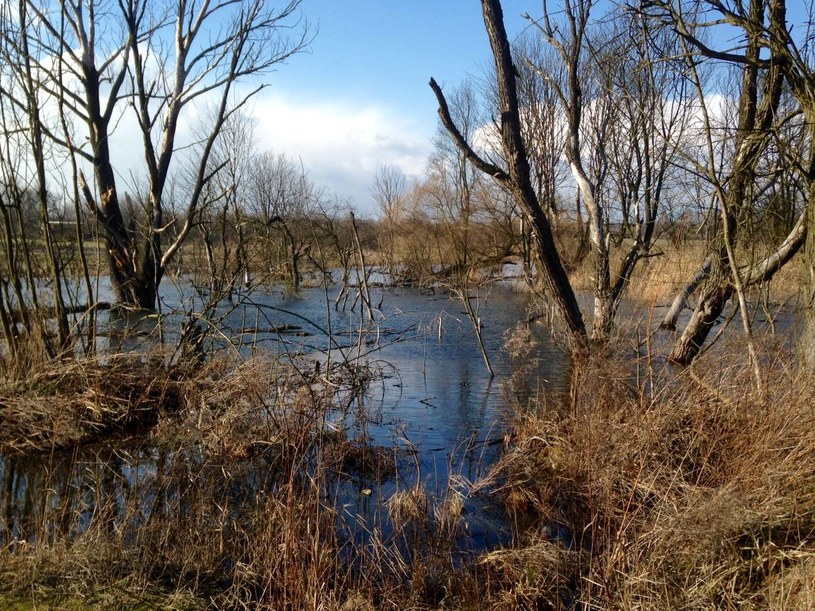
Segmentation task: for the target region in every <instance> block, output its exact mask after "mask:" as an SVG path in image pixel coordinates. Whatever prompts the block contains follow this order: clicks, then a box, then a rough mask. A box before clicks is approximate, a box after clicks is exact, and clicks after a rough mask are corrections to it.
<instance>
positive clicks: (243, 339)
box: [0, 284, 568, 548]
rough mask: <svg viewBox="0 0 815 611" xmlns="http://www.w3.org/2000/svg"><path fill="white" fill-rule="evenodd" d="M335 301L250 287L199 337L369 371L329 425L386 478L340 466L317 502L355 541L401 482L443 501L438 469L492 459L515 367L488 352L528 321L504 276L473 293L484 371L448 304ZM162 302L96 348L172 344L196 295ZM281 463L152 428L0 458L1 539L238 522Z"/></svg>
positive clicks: (544, 339) (551, 362) (552, 371)
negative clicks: (358, 443)
mask: <svg viewBox="0 0 815 611" xmlns="http://www.w3.org/2000/svg"><path fill="white" fill-rule="evenodd" d="M335 298H336V291H335V290H330V291H323V290H319V289H314V290H306V291H303V293H302V294H301V295H300V296H298V297H288V296H284V295H283V294H281V293H280V292H277V291H271V292H255V293H253V294H252V295H251V296H250V297H249V298H247V299H245V300H243V301H242V302H240V303H238V304H237V305H236V304H230V303H227V302H224V303H222V304H219V305H218V306H217V307H216V308H214V309H213V310H211V311H210V312H209V313H208V317H209V319H210V320H211V321H212V322H213V326H216V323H217V327H218V328H219V329H222V330H223V332H222V333H218V334H214V335H213V340H212V341H213V342H215V343H216V344H217V345H219V346H221V347H228V349H230V350H234V351H236V352H240V353H241V354H243V355H245V356H249V355H251V354H252V353H255V352H259V351H267V352H270V353H272V354H274V355H276V356H279V357H281V358H282V357H294V356H296V357H297V358H299V359H300V362H301V363H302V362H308V363H313V365H310V366H313V367H314V369H315V374H319V373H320V372H321V371H327V369H328V368H329V367H330V365H331V363H336V362H341V361H349V362H355V363H359V364H360V365H362V364H364V365H365V366H367V367H370V368H371V369H372V370H374V371H376V372H377V373H378V375H376V376H374V378H373V382H372V383H371V384H370V387H369V388H368V390H367V392H366V393H364V394H363V395H361V396H359V397H357V398H356V403H355V404H354V406H353V409H351V410H349V411H348V412H347V413H344V414H342V415H341V419H340V420H338V421H336V422H334V423H333V424H334V426H335V428H338V429H339V430H340V431H344V434H345V436H346V437H347V438H348V439H356V440H362V442H364V444H365V445H366V446H367V447H374V448H379V447H384V448H391V449H392V450H393V452H392V454H389V455H388V456H389V457H391V458H389V460H392V462H393V469H392V471H390V472H388V473H387V477H381V476H379V477H377V476H376V475H375V474H372V473H366V472H365V471H364V470H360V469H356V470H352V472H350V473H338V474H337V476H336V477H334V478H333V479H332V480H331V482H330V484H329V485H327V486H326V488H325V490H324V494H325V502H326V503H327V504H329V505H330V506H334V507H339V508H341V511H339V512H338V514H337V519H338V522H339V523H340V524H341V526H342V529H343V531H344V532H345V533H346V534H347V536H348V537H349V538H350V539H352V540H358V539H360V538H364V537H365V536H368V535H370V533H371V532H373V531H374V530H379V531H380V532H387V531H388V528H389V526H388V519H387V511H385V510H384V509H383V507H384V503H385V502H386V501H387V500H388V499H390V498H392V497H393V495H394V494H396V493H397V492H398V491H400V490H405V489H408V488H411V487H412V486H415V485H416V484H417V482H419V483H421V484H422V485H423V487H424V489H425V490H426V491H427V492H428V494H430V495H431V497H437V498H439V499H440V498H442V497H444V496H445V495H447V494H448V490H449V486H450V482H451V477H454V478H458V479H460V480H462V479H463V480H469V481H475V480H476V479H477V478H479V477H480V476H481V475H482V474H483V473H484V471H485V470H486V469H488V468H489V466H490V465H491V464H493V462H494V460H495V459H496V458H497V456H498V454H499V453H500V451H501V449H502V444H501V441H502V438H503V434H504V421H505V420H504V413H503V410H504V409H505V408H506V396H505V394H504V392H503V391H502V388H503V384H504V382H505V381H506V380H507V379H508V378H509V376H510V375H511V373H512V372H511V369H510V362H509V359H508V358H507V356H506V355H505V354H504V353H503V351H502V348H501V346H502V344H503V340H504V334H505V332H506V330H507V329H509V328H511V327H513V326H514V325H515V324H516V323H517V322H518V321H520V320H523V319H524V318H525V310H526V307H527V298H526V297H525V296H524V295H521V294H518V293H515V292H513V291H512V290H511V288H510V287H509V286H505V285H497V286H496V287H495V288H494V289H493V290H492V291H491V292H490V293H488V294H486V295H481V303H480V316H481V320H482V324H483V340H484V344H485V346H486V349H487V351H488V352H489V354H490V357H491V360H492V363H493V367H494V368H495V371H496V378H495V379H493V378H491V377H490V376H489V374H488V373H487V371H486V368H485V366H484V364H483V362H482V360H481V355H480V353H479V350H478V346H477V343H476V339H475V335H474V332H473V329H472V327H471V326H470V323H469V321H468V320H467V318H466V315H465V314H464V313H463V308H462V306H461V304H460V303H458V302H456V301H454V300H450V299H447V298H446V297H445V296H443V295H426V294H423V293H421V292H420V291H418V290H414V289H385V288H378V289H374V294H373V295H372V302H373V303H375V304H380V303H381V306H380V307H379V309H378V310H377V312H376V318H375V320H374V321H369V320H367V319H366V318H365V316H364V315H363V313H362V312H361V311H360V307H359V306H357V308H356V309H355V310H354V311H350V310H346V311H336V310H335V309H334V301H335ZM163 302H164V308H163V311H164V312H169V313H165V314H161V315H158V316H144V315H121V314H117V315H112V314H109V313H104V314H103V315H102V316H101V317H100V326H101V329H102V333H101V334H100V339H99V341H100V344H99V346H100V347H103V348H104V349H106V350H124V351H140V350H148V349H149V348H150V347H151V346H154V345H155V344H156V343H157V342H162V341H163V342H166V343H167V345H172V344H173V343H174V342H175V341H176V340H177V337H178V334H179V333H180V329H181V327H182V324H183V323H184V321H185V320H187V319H188V313H189V312H190V311H194V310H195V309H196V308H198V309H199V311H200V308H202V307H203V304H204V303H205V296H202V295H201V294H200V293H199V292H197V291H196V290H195V289H194V288H193V287H191V286H189V285H183V284H182V285H180V286H178V287H176V288H175V289H174V290H173V289H171V290H170V291H168V292H167V293H166V294H165V295H164V297H163ZM533 337H534V339H535V341H536V342H537V343H538V348H537V355H538V357H539V367H538V368H537V369H536V370H535V371H534V375H535V377H540V378H542V379H545V380H547V381H548V384H549V387H550V388H551V389H553V391H554V390H557V389H558V388H565V386H566V379H567V375H568V372H567V366H566V362H565V358H564V356H563V354H562V353H561V352H560V351H559V350H558V349H557V348H556V347H555V346H554V345H553V343H552V342H551V340H550V338H549V336H548V334H547V332H546V330H545V329H543V328H542V327H540V326H535V328H534V329H533ZM278 459H279V457H277V456H275V455H273V454H270V453H263V452H261V453H259V454H258V455H256V456H249V457H245V458H243V459H241V460H240V461H235V460H230V461H227V457H223V459H221V458H219V457H218V456H212V455H211V454H210V453H208V452H207V451H205V450H203V449H201V448H198V447H183V446H176V447H156V446H155V445H152V442H151V440H150V438H149V437H143V438H139V439H131V440H124V441H119V442H116V443H111V444H107V445H104V446H100V447H91V448H82V449H77V450H74V451H73V452H71V453H69V454H62V455H53V456H46V457H21V456H7V457H2V458H0V490H1V492H0V495H2V496H0V506H1V507H2V508H3V515H2V523H0V537H1V538H2V544H4V545H8V544H10V543H12V542H19V541H31V540H32V538H33V537H41V538H45V539H47V540H49V541H56V540H60V539H70V538H72V537H76V536H77V535H79V534H80V533H83V532H85V531H87V530H88V529H109V530H113V531H116V532H117V533H119V534H120V536H121V537H122V540H123V542H124V543H125V544H127V542H129V541H131V542H132V541H133V540H135V539H136V538H137V537H141V536H145V534H144V533H146V532H149V526H150V524H151V523H154V522H155V521H156V520H162V519H168V518H169V517H170V516H172V517H173V519H175V520H179V519H181V518H180V517H179V516H181V517H183V516H190V520H191V522H190V527H193V526H195V527H196V528H199V527H201V524H205V523H206V519H205V516H207V515H210V514H216V513H217V514H218V515H220V516H221V517H220V518H219V520H218V523H224V520H225V518H224V516H225V515H226V516H228V518H229V520H233V521H241V520H247V521H251V519H252V518H251V516H252V513H253V511H255V508H256V505H257V502H258V501H257V500H258V499H259V498H263V497H264V495H273V494H276V493H277V492H278V490H279V487H280V486H281V482H282V481H289V480H285V478H284V479H281V472H280V470H279V461H278ZM307 470H308V468H307V465H304V471H307ZM380 475H381V474H380ZM304 477H306V475H304ZM488 510H489V506H488V504H487V503H485V502H484V501H483V500H481V499H470V500H468V503H467V506H466V508H465V515H466V523H467V528H466V531H467V532H466V536H467V537H468V538H469V539H470V541H471V545H472V546H473V547H475V548H482V547H483V546H487V545H490V544H493V543H495V542H498V541H501V540H505V538H506V536H507V535H508V528H507V525H506V524H505V523H503V522H502V517H501V516H500V515H498V514H494V515H493V514H490V512H489V511H488ZM192 516H197V518H198V521H195V520H193V519H192ZM229 520H227V522H228V521H229ZM219 536H227V534H225V533H223V532H222V533H220V534H219Z"/></svg>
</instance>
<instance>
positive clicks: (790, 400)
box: [483, 353, 815, 609]
mask: <svg viewBox="0 0 815 611" xmlns="http://www.w3.org/2000/svg"><path fill="white" fill-rule="evenodd" d="M616 356H617V357H619V355H616ZM737 361H738V358H737V357H734V356H733V354H732V353H731V354H728V355H727V356H726V360H724V361H720V362H715V363H714V362H710V361H709V362H702V363H699V366H698V369H697V370H695V371H694V372H693V375H689V374H688V373H687V372H685V373H680V374H679V375H678V376H676V377H671V376H669V375H666V376H665V377H664V378H663V379H661V380H659V381H657V382H656V384H655V386H654V387H653V388H654V391H653V392H650V390H649V389H650V388H651V387H650V386H649V384H648V383H647V382H646V381H645V380H644V381H643V382H644V383H643V384H642V385H637V384H636V380H634V379H633V378H632V376H631V375H630V373H629V371H630V361H629V362H628V363H626V362H625V360H624V359H620V358H611V359H609V358H598V359H596V360H594V361H592V362H590V363H587V364H585V365H583V366H581V367H580V368H579V369H578V370H576V372H575V373H574V375H575V379H574V385H573V392H572V397H571V401H570V405H568V407H566V408H565V409H563V410H554V409H551V407H549V408H546V409H543V408H542V409H541V410H540V411H538V412H537V415H535V416H527V417H525V418H524V419H523V420H522V421H521V422H519V427H518V431H517V439H518V441H517V446H516V447H515V448H514V449H513V450H512V451H511V452H509V453H508V454H507V456H506V457H505V458H504V459H503V461H502V463H501V465H500V466H499V468H498V470H497V472H496V475H495V477H496V478H497V481H501V482H502V488H501V489H502V493H503V495H504V498H505V499H506V502H507V504H508V506H510V508H511V509H513V510H515V511H516V512H518V513H519V514H527V515H528V514H531V515H533V516H535V518H534V519H533V521H532V522H533V526H532V527H531V528H529V529H528V530H527V532H526V534H525V535H524V538H523V541H522V542H521V544H520V545H519V546H518V547H517V548H516V549H512V550H505V551H501V552H494V553H493V554H489V555H487V556H486V557H485V558H484V560H483V562H484V563H485V565H487V566H488V567H489V569H490V570H491V571H492V572H493V574H494V576H495V577H494V578H495V580H496V581H497V582H498V583H500V584H502V585H501V586H499V587H498V588H497V590H496V591H495V592H494V593H493V598H492V600H493V602H494V604H495V605H496V606H497V607H505V608H511V607H512V606H513V605H515V606H519V607H528V608H555V609H558V608H564V609H565V608H572V607H573V606H575V605H577V606H585V607H586V608H614V609H634V608H647V609H679V608H683V609H719V608H776V609H788V608H802V609H803V608H810V607H809V606H808V605H809V604H810V603H811V601H812V600H813V596H815V590H813V585H815V572H813V569H814V568H815V544H813V536H814V535H815V400H813V399H815V380H813V378H812V377H811V375H807V374H804V373H801V372H798V371H797V370H796V368H795V367H794V366H792V365H791V364H790V363H785V362H783V361H781V360H778V361H776V362H773V363H770V364H768V365H767V368H766V373H767V376H768V379H769V380H771V381H772V384H771V390H770V392H769V395H768V396H767V397H765V398H762V397H760V396H758V395H755V394H752V393H751V392H749V388H750V387H751V380H750V377H749V371H748V368H747V367H746V366H745V364H739V363H738V362H737ZM621 363H622V365H621ZM648 382H650V381H648ZM527 413H528V412H527Z"/></svg>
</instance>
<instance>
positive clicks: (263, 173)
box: [247, 152, 319, 293]
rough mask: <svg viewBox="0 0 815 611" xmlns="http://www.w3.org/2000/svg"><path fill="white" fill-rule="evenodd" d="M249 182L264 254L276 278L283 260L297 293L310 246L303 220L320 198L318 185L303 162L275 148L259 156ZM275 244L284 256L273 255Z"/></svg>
mask: <svg viewBox="0 0 815 611" xmlns="http://www.w3.org/2000/svg"><path fill="white" fill-rule="evenodd" d="M249 184H250V188H249V194H248V204H247V205H248V210H249V211H250V212H252V213H253V215H254V219H255V221H256V222H257V223H259V227H257V228H256V231H258V232H259V234H260V235H261V236H262V237H263V247H264V250H265V256H263V257H261V258H262V259H264V260H265V263H266V267H267V268H268V270H269V274H270V276H271V277H272V278H273V277H275V276H276V275H277V274H276V271H275V268H276V266H277V265H278V263H279V262H280V261H281V260H282V261H283V263H284V266H285V278H286V282H287V284H288V286H289V288H290V290H291V291H293V292H295V293H296V292H298V291H299V290H300V281H301V272H300V261H301V259H302V258H303V257H304V256H305V255H306V254H308V249H309V235H310V230H309V228H308V227H307V226H306V225H307V224H306V223H303V221H304V218H305V216H306V215H307V214H308V213H309V212H310V211H311V209H312V208H313V207H314V206H315V205H316V204H317V202H318V200H319V193H318V189H317V187H316V186H315V185H314V183H313V182H312V180H311V179H310V178H309V176H308V173H307V172H306V170H305V169H304V168H303V166H302V165H300V164H298V163H296V162H294V161H293V160H291V159H289V158H288V157H286V155H283V154H274V153H271V152H265V153H261V154H260V155H259V156H257V157H255V159H254V160H253V162H252V170H251V172H250V175H249ZM275 236H277V238H279V239H276V238H275ZM275 244H277V245H279V249H278V250H280V251H282V256H281V257H274V256H273V255H274V252H275V248H274V246H275Z"/></svg>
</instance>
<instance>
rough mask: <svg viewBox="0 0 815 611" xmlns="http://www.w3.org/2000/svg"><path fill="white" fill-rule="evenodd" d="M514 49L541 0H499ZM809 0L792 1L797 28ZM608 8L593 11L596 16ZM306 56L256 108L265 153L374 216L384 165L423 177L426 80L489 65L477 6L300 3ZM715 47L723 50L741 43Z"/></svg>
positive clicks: (473, 1)
mask: <svg viewBox="0 0 815 611" xmlns="http://www.w3.org/2000/svg"><path fill="white" fill-rule="evenodd" d="M502 5H503V9H504V19H505V22H506V27H507V31H508V34H509V37H510V40H511V41H512V40H513V39H514V38H516V37H517V36H518V35H519V34H520V33H521V32H522V31H523V30H525V29H527V28H528V27H530V25H529V22H528V21H527V20H525V19H523V18H522V17H521V15H522V14H523V13H524V12H529V13H530V14H532V15H533V16H536V15H539V14H540V13H541V2H540V0H504V1H503V2H502ZM810 6H811V3H810V2H809V0H791V1H790V3H789V7H788V8H789V19H790V22H792V23H796V22H797V23H799V24H801V25H800V26H799V27H798V30H801V29H802V28H803V22H804V21H805V12H806V9H807V8H808V7H810ZM606 7H607V3H606V2H603V1H601V2H598V6H597V7H596V8H595V13H594V14H595V15H597V16H598V17H600V16H601V15H602V13H603V12H604V9H605V8H606ZM301 8H302V11H303V15H304V18H305V19H307V20H308V22H309V23H310V25H311V27H312V29H313V30H312V31H313V32H314V33H315V38H314V41H313V43H312V44H311V48H310V50H309V52H307V53H303V54H299V55H297V56H295V57H293V58H291V59H290V60H289V61H288V63H287V64H285V65H283V66H280V67H279V69H278V70H277V72H275V73H274V74H272V75H271V77H270V79H269V81H270V84H271V86H270V87H269V89H268V90H266V91H264V93H263V94H262V95H261V96H260V97H259V98H257V99H256V100H255V104H254V113H255V116H256V117H257V129H256V137H257V140H258V146H259V148H260V149H261V150H273V151H275V152H283V153H286V154H287V155H289V156H291V157H293V158H295V159H300V160H302V163H303V165H304V167H305V168H306V169H307V170H308V171H309V174H310V176H311V178H312V179H313V180H314V182H315V183H316V184H317V185H319V186H322V187H324V188H325V189H326V191H327V192H329V193H332V194H336V195H337V196H339V197H341V198H348V199H350V200H351V201H352V202H353V203H354V205H355V206H356V207H357V209H358V210H360V211H361V212H362V213H364V214H373V213H374V206H373V203H372V200H371V196H370V193H369V189H370V187H371V185H372V184H373V181H374V177H375V174H376V171H377V169H378V168H379V167H381V166H382V165H384V164H387V165H392V166H396V167H399V168H401V169H402V170H403V171H404V172H405V173H406V174H407V175H408V176H409V177H415V178H419V177H421V175H422V173H423V171H424V166H425V161H426V159H427V157H428V155H429V154H430V152H431V150H432V139H433V137H434V135H435V133H436V129H437V114H436V108H437V106H436V100H435V97H434V96H433V93H432V91H431V90H430V88H429V87H428V85H427V83H428V80H429V79H430V77H431V76H433V77H435V78H436V80H437V81H438V82H439V83H440V84H441V85H442V87H447V88H452V87H455V86H456V85H458V84H460V83H461V82H462V81H463V80H464V79H465V77H466V76H467V75H468V74H469V75H473V76H476V77H480V76H482V75H483V74H484V73H485V69H486V67H488V66H489V65H490V63H491V62H492V56H491V53H490V49H489V42H488V39H487V34H486V31H485V29H484V22H483V18H482V15H481V6H480V3H479V2H478V1H477V0H303V1H302V5H301ZM722 34H723V33H722V32H720V38H722V40H717V41H713V42H714V43H718V44H719V45H722V44H723V45H724V46H730V45H732V44H738V41H737V40H724V39H725V38H726V37H725V36H723V35H722Z"/></svg>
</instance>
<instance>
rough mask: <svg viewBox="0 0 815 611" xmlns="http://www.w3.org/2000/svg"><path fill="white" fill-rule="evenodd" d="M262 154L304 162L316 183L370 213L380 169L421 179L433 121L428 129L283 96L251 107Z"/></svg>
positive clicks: (394, 116) (362, 109)
mask: <svg viewBox="0 0 815 611" xmlns="http://www.w3.org/2000/svg"><path fill="white" fill-rule="evenodd" d="M252 114H253V115H254V116H255V117H256V119H257V128H256V132H255V135H256V137H257V141H258V147H259V149H260V150H273V151H275V152H280V153H285V154H286V155H289V156H292V157H294V158H295V159H297V158H299V159H302V162H303V165H304V166H305V168H306V169H307V170H308V172H309V174H310V176H311V178H312V179H313V180H314V182H315V183H316V184H317V185H319V186H322V187H325V188H326V189H328V190H329V191H330V192H333V193H336V194H337V195H338V196H340V197H350V198H352V199H353V201H354V203H355V204H356V206H357V207H358V208H359V209H360V210H362V211H364V212H371V211H372V210H373V205H372V203H371V198H370V194H369V190H370V187H371V185H372V184H373V182H374V177H375V174H376V172H377V170H378V169H379V168H380V166H382V165H390V166H394V167H397V168H400V169H401V170H402V171H403V172H404V173H405V174H406V175H407V176H408V177H417V178H418V177H419V176H421V175H422V174H423V172H424V168H425V164H426V160H427V156H428V154H429V152H430V149H431V146H432V143H431V138H432V135H433V127H434V126H433V120H432V119H431V120H429V121H426V122H424V123H422V122H420V121H418V120H417V119H415V118H413V117H407V116H402V115H400V114H399V113H398V112H397V111H395V110H393V109H389V108H385V107H382V106H377V105H374V104H370V105H367V106H355V105H352V104H351V103H347V102H326V101H314V102H300V101H298V100H294V99H291V98H287V97H284V96H282V95H279V94H275V95H264V96H263V97H260V98H258V99H257V100H256V101H255V102H254V104H253V111H252Z"/></svg>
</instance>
